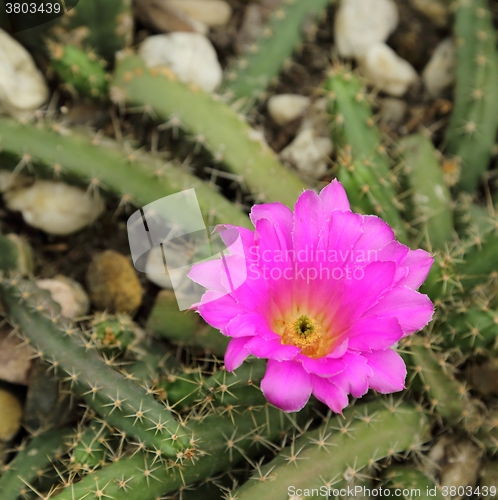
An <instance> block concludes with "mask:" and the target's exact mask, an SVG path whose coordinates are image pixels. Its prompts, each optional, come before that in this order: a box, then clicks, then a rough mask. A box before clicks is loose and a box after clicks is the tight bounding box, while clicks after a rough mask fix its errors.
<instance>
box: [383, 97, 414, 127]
mask: <svg viewBox="0 0 498 500" xmlns="http://www.w3.org/2000/svg"><path fill="white" fill-rule="evenodd" d="M407 109H408V104H407V103H406V102H405V101H402V100H401V99H396V98H395V97H386V98H385V99H382V101H381V105H380V119H381V121H383V122H385V123H391V124H393V125H399V124H400V123H401V122H402V121H403V118H404V117H405V115H406V111H407Z"/></svg>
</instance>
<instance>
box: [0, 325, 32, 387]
mask: <svg viewBox="0 0 498 500" xmlns="http://www.w3.org/2000/svg"><path fill="white" fill-rule="evenodd" d="M33 355H34V351H33V349H32V348H31V347H30V346H29V345H27V344H25V343H24V342H23V341H22V340H21V339H20V338H19V337H16V336H15V335H13V333H12V330H11V329H10V328H6V327H4V328H2V329H0V380H4V381H5V382H10V383H11V384H19V385H28V380H29V372H30V370H31V366H32V364H33Z"/></svg>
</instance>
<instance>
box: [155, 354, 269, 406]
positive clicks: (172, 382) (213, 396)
mask: <svg viewBox="0 0 498 500" xmlns="http://www.w3.org/2000/svg"><path fill="white" fill-rule="evenodd" d="M265 371H266V362H265V361H264V360H256V359H255V360H250V361H247V362H246V363H244V364H243V365H242V366H241V367H239V368H237V371H236V372H235V373H227V372H226V371H225V370H224V369H222V370H219V371H218V372H216V373H214V374H213V375H211V376H210V377H208V378H204V377H203V376H202V375H201V374H200V373H195V372H193V373H185V371H184V372H182V373H180V374H178V375H175V374H170V375H169V376H168V377H167V378H166V379H165V380H163V381H161V382H159V384H158V387H160V388H162V389H163V390H164V391H165V397H166V398H167V400H168V404H169V405H171V406H175V405H177V404H180V405H182V406H187V407H188V406H194V405H205V404H208V405H210V406H212V405H218V406H219V407H220V408H221V409H222V410H223V411H224V410H225V409H226V408H227V407H238V406H239V404H240V402H241V401H243V402H244V404H246V405H252V406H260V405H262V404H264V403H265V398H264V396H263V395H262V393H261V391H260V390H259V388H257V386H256V384H259V382H260V381H261V379H262V378H263V376H264V374H265Z"/></svg>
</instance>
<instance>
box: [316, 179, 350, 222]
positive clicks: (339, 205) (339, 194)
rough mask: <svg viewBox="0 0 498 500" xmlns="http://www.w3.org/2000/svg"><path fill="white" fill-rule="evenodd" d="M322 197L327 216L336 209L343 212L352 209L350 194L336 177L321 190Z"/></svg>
mask: <svg viewBox="0 0 498 500" xmlns="http://www.w3.org/2000/svg"><path fill="white" fill-rule="evenodd" d="M320 199H321V200H322V203H323V207H324V209H325V215H326V217H327V218H328V217H330V215H331V214H332V212H333V211H334V210H341V211H343V212H347V211H349V210H351V208H350V206H349V200H348V195H347V194H346V191H345V189H344V187H343V186H342V184H341V183H340V182H339V181H338V180H337V179H334V180H333V181H332V182H331V183H330V184H328V185H327V186H325V187H324V188H323V189H322V190H321V191H320Z"/></svg>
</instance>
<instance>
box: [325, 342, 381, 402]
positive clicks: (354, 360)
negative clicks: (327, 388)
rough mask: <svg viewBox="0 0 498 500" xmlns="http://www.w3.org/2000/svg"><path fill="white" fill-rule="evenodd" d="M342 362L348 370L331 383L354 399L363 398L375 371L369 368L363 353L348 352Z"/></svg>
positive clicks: (332, 379)
mask: <svg viewBox="0 0 498 500" xmlns="http://www.w3.org/2000/svg"><path fill="white" fill-rule="evenodd" d="M342 360H343V361H344V362H345V363H346V369H345V370H344V371H342V372H341V373H339V374H337V375H335V376H334V377H332V378H331V381H332V382H334V384H336V385H337V386H338V387H340V388H341V389H342V390H344V391H345V392H347V393H350V394H351V395H352V396H353V397H355V398H361V397H362V396H363V395H365V394H366V393H367V391H368V387H369V385H368V384H369V379H370V377H371V376H372V375H373V370H372V369H371V368H370V367H369V366H368V363H367V360H366V358H365V357H364V356H363V353H362V354H358V353H356V352H352V351H348V352H347V353H346V354H345V355H344V356H343V358H342Z"/></svg>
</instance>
